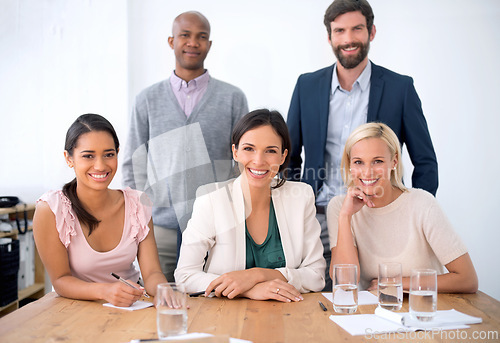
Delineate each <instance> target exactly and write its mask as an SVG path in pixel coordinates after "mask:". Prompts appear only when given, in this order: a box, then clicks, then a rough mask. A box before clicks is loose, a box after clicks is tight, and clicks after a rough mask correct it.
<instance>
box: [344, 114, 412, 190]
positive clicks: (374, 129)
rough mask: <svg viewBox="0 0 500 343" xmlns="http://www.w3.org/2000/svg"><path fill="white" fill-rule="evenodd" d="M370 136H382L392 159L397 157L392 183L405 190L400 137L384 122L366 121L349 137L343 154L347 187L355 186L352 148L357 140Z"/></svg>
mask: <svg viewBox="0 0 500 343" xmlns="http://www.w3.org/2000/svg"><path fill="white" fill-rule="evenodd" d="M368 138H380V139H381V140H383V141H384V142H385V143H386V144H387V147H388V148H389V151H390V153H391V159H394V157H396V158H397V161H398V162H397V163H396V168H395V169H391V184H392V186H393V187H396V188H399V189H400V190H402V191H403V192H404V191H406V190H407V188H406V187H405V186H404V185H403V163H402V161H401V146H400V143H399V139H398V137H397V136H396V134H395V133H394V131H392V130H391V128H390V127H389V126H387V125H385V124H383V123H366V124H363V125H360V126H358V127H357V128H356V129H355V130H354V131H353V132H351V134H350V135H349V137H348V138H347V140H346V142H345V147H344V153H343V154H342V162H341V163H340V170H341V172H342V179H343V180H344V183H345V185H346V186H347V187H351V186H353V184H354V182H353V180H352V178H351V173H350V172H349V170H350V169H351V149H352V147H353V146H354V144H356V143H357V142H359V141H361V140H363V139H368Z"/></svg>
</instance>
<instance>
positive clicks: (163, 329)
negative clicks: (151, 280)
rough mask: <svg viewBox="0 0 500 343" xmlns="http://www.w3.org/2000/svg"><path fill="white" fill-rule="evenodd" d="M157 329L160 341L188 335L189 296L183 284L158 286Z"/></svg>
mask: <svg viewBox="0 0 500 343" xmlns="http://www.w3.org/2000/svg"><path fill="white" fill-rule="evenodd" d="M156 328H157V330H158V338H159V339H164V338H166V337H169V336H177V335H183V334H185V333H187V294H186V291H185V288H184V285H183V284H182V283H175V282H168V283H161V284H158V286H157V291H156Z"/></svg>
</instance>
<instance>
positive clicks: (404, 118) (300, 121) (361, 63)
mask: <svg viewBox="0 0 500 343" xmlns="http://www.w3.org/2000/svg"><path fill="white" fill-rule="evenodd" d="M373 19H374V15H373V11H372V8H371V6H370V4H369V3H368V2H367V1H366V0H335V1H334V2H333V3H332V4H331V5H330V6H329V7H328V9H327V10H326V13H325V18H324V24H325V26H326V29H327V31H328V42H329V43H330V44H331V45H332V48H333V52H334V54H335V57H336V58H337V63H335V64H333V65H332V66H329V67H327V68H324V69H320V70H318V71H315V72H312V73H307V74H303V75H301V76H300V77H299V79H298V80H297V84H296V86H295V90H294V92H293V96H292V100H291V103H290V110H289V112H288V118H287V124H288V128H289V130H290V136H291V139H292V151H291V160H290V170H289V174H288V175H289V176H288V177H289V178H290V179H291V180H297V181H299V180H300V181H304V182H306V183H308V184H310V185H311V186H312V187H313V189H314V191H315V193H316V209H317V218H318V220H319V222H320V223H321V229H322V230H321V241H322V243H323V246H324V255H325V259H326V260H327V264H328V265H327V269H326V274H327V275H326V276H327V284H326V287H325V290H329V291H331V289H332V288H331V280H330V278H329V275H328V270H329V269H330V268H329V263H330V254H331V252H330V244H329V241H328V229H327V227H326V216H325V212H326V206H327V205H328V202H329V200H330V199H331V198H332V197H334V196H335V195H337V194H341V193H344V192H345V188H344V185H343V182H342V176H341V175H340V160H341V157H342V152H343V149H344V144H345V141H346V139H347V137H348V136H349V134H350V133H351V131H353V130H354V129H355V128H356V127H357V126H359V125H361V124H364V123H366V122H374V121H376V122H383V123H385V124H387V125H388V126H389V127H390V128H391V129H392V130H393V131H394V132H395V133H396V134H397V136H398V138H399V141H400V142H401V145H403V144H406V147H407V150H408V152H409V155H410V159H411V161H412V164H413V166H414V169H413V174H412V187H414V188H422V189H425V190H426V191H428V192H430V193H432V194H434V195H436V191H437V187H438V167H437V160H436V154H435V152H434V148H433V146H432V141H431V137H430V134H429V130H428V128H427V122H426V120H425V117H424V114H423V112H422V106H421V102H420V99H419V97H418V95H417V92H416V90H415V87H414V86H413V79H412V78H411V77H409V76H404V75H400V74H397V73H394V72H392V71H390V70H388V69H385V68H383V67H379V66H377V65H375V64H374V63H373V62H371V61H370V60H369V59H368V51H369V49H370V42H371V41H372V40H373V39H374V38H375V33H376V29H375V25H373ZM302 147H304V156H305V161H304V166H302V157H301V153H302ZM328 281H329V282H328Z"/></svg>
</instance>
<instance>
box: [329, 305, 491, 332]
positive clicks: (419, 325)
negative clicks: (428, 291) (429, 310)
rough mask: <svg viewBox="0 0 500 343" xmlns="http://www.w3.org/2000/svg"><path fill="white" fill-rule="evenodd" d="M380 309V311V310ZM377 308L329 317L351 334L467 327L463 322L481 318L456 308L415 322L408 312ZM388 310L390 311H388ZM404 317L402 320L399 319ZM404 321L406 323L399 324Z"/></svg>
mask: <svg viewBox="0 0 500 343" xmlns="http://www.w3.org/2000/svg"><path fill="white" fill-rule="evenodd" d="M381 310H382V311H381ZM384 311H388V310H385V309H380V308H377V309H376V310H375V313H377V314H378V315H377V314H352V315H331V316H330V319H331V320H332V321H333V322H335V323H337V324H338V325H339V326H340V327H341V328H342V329H344V330H346V331H347V332H349V333H350V334H351V335H353V336H357V335H366V334H373V333H378V334H382V333H390V332H411V331H417V330H456V329H467V328H469V326H468V325H465V324H478V323H481V322H482V318H479V317H473V316H469V315H467V314H465V313H461V312H459V311H456V310H448V311H437V312H436V316H435V318H434V320H433V321H432V322H425V323H424V322H415V321H413V320H410V319H407V318H410V317H409V313H408V312H391V313H390V314H389V315H386V314H385V313H384ZM388 312H390V311H388ZM402 318H404V319H405V320H404V321H401V319H402ZM402 322H404V323H405V324H406V325H403V324H401V323H402Z"/></svg>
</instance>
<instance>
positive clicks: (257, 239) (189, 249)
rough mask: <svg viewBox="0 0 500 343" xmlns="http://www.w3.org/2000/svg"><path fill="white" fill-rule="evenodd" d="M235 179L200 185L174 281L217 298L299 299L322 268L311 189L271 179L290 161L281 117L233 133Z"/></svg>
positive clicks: (259, 115) (320, 281)
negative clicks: (237, 170)
mask: <svg viewBox="0 0 500 343" xmlns="http://www.w3.org/2000/svg"><path fill="white" fill-rule="evenodd" d="M232 149H233V158H234V160H235V161H236V162H237V163H238V166H239V168H240V171H241V175H240V176H239V177H238V178H236V179H232V180H229V181H227V182H222V183H214V184H210V185H206V186H203V187H200V188H199V189H198V192H197V198H196V201H195V203H194V208H193V214H192V217H191V220H190V221H189V223H188V225H187V228H186V230H185V231H184V233H183V235H182V246H181V250H180V256H179V262H178V264H177V270H176V271H175V280H176V281H177V282H183V283H184V284H185V285H186V290H187V291H188V292H199V291H205V296H208V295H209V294H210V293H211V292H212V291H214V293H215V295H216V296H218V297H227V298H229V299H232V298H235V297H247V298H250V299H255V300H267V299H275V300H279V301H283V302H291V301H300V300H302V299H303V298H302V295H301V293H306V292H310V291H320V290H322V289H323V287H324V283H325V279H324V273H325V268H326V263H325V260H324V259H323V246H322V245H321V241H320V225H319V223H318V221H317V220H316V208H315V206H314V194H313V191H312V188H311V187H310V186H309V185H307V184H305V183H300V182H285V180H284V179H280V178H278V177H277V174H278V173H279V172H282V171H284V170H285V168H286V166H287V164H288V160H289V155H288V152H289V149H290V137H289V134H288V128H287V126H286V123H285V121H284V120H283V117H282V116H281V114H279V113H278V112H276V111H269V110H265V109H262V110H256V111H253V112H250V113H248V114H247V115H245V116H244V117H243V118H241V119H240V120H239V121H238V123H237V124H236V125H235V127H234V130H233V134H232Z"/></svg>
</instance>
